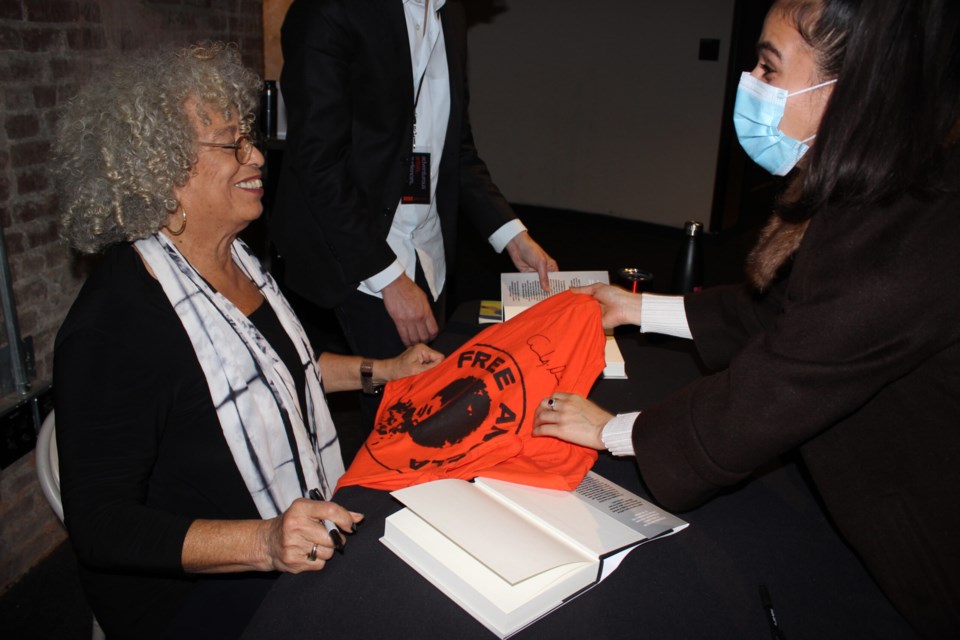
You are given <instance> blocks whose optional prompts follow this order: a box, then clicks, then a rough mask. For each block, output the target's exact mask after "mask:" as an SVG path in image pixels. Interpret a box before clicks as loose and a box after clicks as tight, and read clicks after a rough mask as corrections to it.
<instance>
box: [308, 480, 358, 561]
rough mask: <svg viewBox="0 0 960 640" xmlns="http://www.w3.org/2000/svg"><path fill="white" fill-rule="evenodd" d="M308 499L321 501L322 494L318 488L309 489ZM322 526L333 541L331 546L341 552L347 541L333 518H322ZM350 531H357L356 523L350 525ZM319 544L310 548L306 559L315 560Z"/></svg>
mask: <svg viewBox="0 0 960 640" xmlns="http://www.w3.org/2000/svg"><path fill="white" fill-rule="evenodd" d="M309 495H310V499H311V500H316V501H317V502H322V501H323V495H322V494H321V493H320V490H319V489H310V494H309ZM323 526H324V528H325V529H326V530H327V535H329V536H330V540H331V541H332V542H333V548H334V549H336V550H337V551H339V552H340V553H341V554H343V549H344V547H346V545H347V543H346V541H345V540H344V539H343V535H342V534H341V533H340V527H338V526H337V524H336V523H335V522H334V521H333V520H326V519H324V520H323ZM351 529H352V530H351V533H356V532H357V524H356V523H353V526H352V527H351ZM318 546H319V545H317V544H314V545H313V548H312V549H311V550H310V553H308V554H307V560H309V561H310V562H315V561H316V560H317V547H318Z"/></svg>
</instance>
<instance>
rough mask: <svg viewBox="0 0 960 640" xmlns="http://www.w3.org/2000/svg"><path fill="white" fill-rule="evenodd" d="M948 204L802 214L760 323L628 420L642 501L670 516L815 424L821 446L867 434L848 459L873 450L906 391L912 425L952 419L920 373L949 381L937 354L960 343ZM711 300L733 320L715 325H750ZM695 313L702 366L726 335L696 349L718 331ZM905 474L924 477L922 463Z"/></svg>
mask: <svg viewBox="0 0 960 640" xmlns="http://www.w3.org/2000/svg"><path fill="white" fill-rule="evenodd" d="M958 202H960V199H958V198H957V197H956V196H954V197H952V198H942V199H941V200H940V201H939V202H934V203H930V202H921V201H916V200H913V199H910V198H904V199H903V200H902V201H901V202H900V203H899V204H898V205H896V206H890V207H887V208H885V209H884V208H876V209H874V210H871V211H828V212H823V213H821V214H818V215H817V216H815V217H814V218H813V220H812V221H811V224H810V226H809V228H808V230H807V232H806V236H805V237H804V239H803V242H802V244H801V247H800V249H799V250H798V252H797V254H796V259H795V261H794V263H793V266H792V271H791V274H790V278H789V282H788V283H787V286H786V288H785V291H784V296H783V300H782V309H781V311H780V312H779V313H778V314H776V317H775V318H774V321H773V322H772V324H769V325H768V326H766V327H765V328H764V330H763V331H761V332H759V333H756V335H754V336H753V337H752V338H750V339H747V340H745V341H744V344H743V346H742V348H740V349H739V351H736V353H735V354H734V355H733V356H732V357H731V358H730V359H729V365H728V366H727V368H725V369H724V370H722V371H720V372H719V373H716V374H714V375H711V376H707V377H705V378H702V379H700V380H698V381H697V382H695V383H693V384H691V385H689V386H687V387H686V388H684V389H682V390H681V391H679V392H678V393H676V394H675V395H673V396H672V397H670V398H668V399H667V400H666V401H664V402H662V403H661V404H659V405H657V406H655V407H653V408H651V409H650V410H648V411H646V412H644V413H643V414H641V415H640V416H639V418H638V419H637V422H636V425H635V428H634V433H633V440H634V447H635V450H636V452H637V459H638V463H639V466H640V469H641V472H642V474H643V477H644V479H645V481H646V482H647V484H648V486H649V487H650V489H651V491H652V492H653V493H654V495H655V496H656V497H657V498H658V499H659V500H661V501H662V502H663V503H664V504H665V505H667V506H669V507H672V508H676V509H684V508H689V507H692V506H695V505H696V504H698V503H700V502H702V501H703V500H704V499H706V498H707V497H708V496H710V495H711V494H712V493H713V492H715V491H716V490H717V489H719V488H720V487H723V486H727V485H730V484H733V483H735V482H737V481H739V480H741V479H742V478H744V477H746V476H747V475H748V474H749V473H750V472H751V471H752V470H753V469H755V468H756V467H758V466H759V465H761V464H762V463H764V462H765V461H767V460H770V459H771V458H774V457H775V456H777V455H778V454H780V453H782V452H784V451H787V450H789V449H792V448H794V447H796V446H798V445H801V444H804V443H807V442H808V441H809V440H811V439H812V438H816V437H818V436H819V435H821V434H823V433H824V432H825V431H826V430H832V431H833V433H832V434H831V436H832V440H831V441H837V436H838V435H839V434H841V433H847V432H845V431H844V429H849V430H851V431H853V432H855V433H860V430H864V431H865V432H870V433H872V434H873V435H872V436H870V437H869V438H867V439H863V436H857V437H851V440H856V441H857V442H858V443H859V444H857V445H855V446H856V447H857V449H855V450H854V452H855V451H857V450H860V451H864V450H866V449H865V448H864V447H866V445H868V444H869V445H870V447H871V448H873V449H874V450H878V449H882V445H881V446H878V444H877V443H878V442H880V439H881V438H883V437H889V438H890V439H891V441H895V439H896V438H899V434H900V433H901V432H902V428H903V426H904V425H907V424H909V423H911V422H914V421H915V420H917V417H918V416H917V415H916V414H915V413H914V412H913V411H911V410H909V409H906V408H905V407H907V406H908V400H909V399H910V398H913V397H928V398H936V400H930V401H928V403H927V405H928V406H927V409H926V410H925V411H926V415H924V416H923V417H922V419H923V420H928V421H931V424H937V423H938V422H940V421H943V420H944V419H946V418H945V416H946V417H947V418H949V416H951V415H956V413H957V411H958V408H957V404H958V400H957V396H956V393H955V389H954V390H953V392H951V391H950V390H949V388H948V387H942V388H938V387H937V384H939V383H937V384H934V387H931V386H930V384H929V379H930V377H931V373H930V371H931V367H932V368H934V369H935V370H937V371H940V372H941V374H940V375H941V376H942V377H943V378H944V379H945V380H950V379H953V380H954V381H955V380H956V371H957V367H958V366H960V363H957V362H956V361H955V359H956V356H955V355H952V356H951V355H949V354H951V353H953V354H955V353H956V348H955V346H956V344H957V342H958V341H960V323H958V322H957V318H960V298H958V297H957V296H956V295H953V294H952V293H949V292H952V290H953V288H954V286H955V283H956V281H957V278H960V267H958V262H957V260H956V258H955V252H956V247H957V246H960V224H958V223H957V218H956V207H957V206H958ZM719 295H720V298H719V300H724V301H725V304H714V305H711V306H713V307H714V308H715V309H720V310H721V312H722V313H726V314H727V315H728V316H729V318H737V320H736V321H730V322H725V323H724V322H721V323H720V324H721V325H724V324H725V325H729V324H742V325H745V326H746V325H751V324H753V323H754V320H753V317H752V316H751V314H750V313H746V314H744V313H743V312H742V309H743V307H742V306H741V305H740V304H739V303H736V302H729V299H728V298H726V296H725V295H724V294H719ZM688 300H689V301H691V302H692V301H694V300H697V298H696V296H692V297H690V298H689V299H688ZM715 302H716V301H715ZM707 303H708V299H707V298H704V299H703V304H704V305H705V306H706V305H707ZM699 305H700V302H699V300H698V301H697V302H694V303H693V305H692V308H693V309H694V311H693V313H692V314H691V315H692V317H693V318H694V323H693V325H694V331H695V336H696V338H697V341H698V347H700V348H701V350H702V351H704V352H706V353H707V354H709V355H710V356H711V359H713V360H714V364H716V363H718V362H720V361H722V359H723V356H725V355H726V352H728V351H733V350H734V345H735V343H736V342H738V341H736V340H733V341H731V340H727V339H726V338H723V337H720V338H718V340H719V341H720V342H721V343H722V344H721V346H720V348H717V349H714V348H713V347H711V346H707V345H705V344H702V343H704V342H705V341H707V340H710V339H712V338H715V337H716V336H718V335H719V333H718V332H717V331H713V330H710V329H707V328H706V325H707V321H706V320H705V319H704V318H701V317H699V316H700V314H701V311H703V310H701V309H699ZM729 318H728V320H729ZM745 318H746V320H745ZM744 335H746V334H744ZM951 349H952V351H951ZM714 355H716V357H713V356H714ZM932 375H933V377H937V374H935V373H934V374H932ZM881 406H882V407H884V410H883V411H879V410H877V409H876V408H877V407H881ZM860 416H865V418H864V419H863V420H862V421H861V419H860ZM866 416H869V419H867V418H866ZM861 422H862V423H861ZM944 433H947V432H946V431H945V432H944ZM953 433H954V434H956V429H953ZM952 437H953V438H954V440H953V441H952V442H953V444H952V445H951V446H956V436H955V435H954V436H952ZM944 444H945V443H941V444H939V445H937V444H935V443H926V442H917V443H916V444H915V445H911V446H916V447H917V450H918V452H919V453H918V454H917V456H918V457H917V460H922V459H923V458H924V455H926V456H929V452H928V453H926V454H924V453H923V451H924V447H929V446H933V447H937V446H944ZM845 446H846V445H845ZM834 451H835V450H834ZM848 453H849V452H848ZM821 455H822V454H821ZM855 457H856V456H855V453H854V454H850V455H848V456H838V459H842V458H845V459H846V460H847V461H848V462H849V461H850V460H853V459H855ZM901 464H906V462H902V463H901ZM917 472H918V473H921V474H922V473H924V471H923V464H922V463H918V467H917Z"/></svg>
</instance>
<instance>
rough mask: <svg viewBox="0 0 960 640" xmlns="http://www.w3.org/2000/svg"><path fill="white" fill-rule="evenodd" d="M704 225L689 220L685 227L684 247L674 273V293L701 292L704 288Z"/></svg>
mask: <svg viewBox="0 0 960 640" xmlns="http://www.w3.org/2000/svg"><path fill="white" fill-rule="evenodd" d="M702 237H703V225H702V224H700V223H699V222H697V221H696V220H689V221H687V222H686V223H684V225H683V246H681V247H680V253H679V254H678V255H677V265H676V267H675V268H674V272H673V291H674V293H679V294H684V293H690V292H691V291H699V290H700V289H701V288H702V287H703V247H702V246H701V244H702Z"/></svg>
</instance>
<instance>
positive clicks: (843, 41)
mask: <svg viewBox="0 0 960 640" xmlns="http://www.w3.org/2000/svg"><path fill="white" fill-rule="evenodd" d="M800 4H801V5H807V6H809V3H800ZM784 5H785V8H786V9H787V10H789V8H790V7H791V6H792V5H794V3H792V2H790V1H789V0H787V2H785V3H784ZM818 5H819V6H818ZM813 6H814V7H815V10H814V13H815V14H817V15H813V16H810V15H807V12H805V11H803V10H797V11H795V12H794V14H793V15H794V16H795V19H796V22H797V26H798V31H800V33H801V35H802V36H803V37H804V38H805V39H806V40H807V42H808V43H809V44H811V46H812V47H813V48H814V50H815V51H816V52H817V62H818V64H819V66H820V68H821V71H822V72H823V75H825V76H827V77H832V76H835V77H837V78H838V82H837V84H836V85H835V87H834V91H833V95H832V96H831V97H830V100H829V103H828V105H827V107H826V109H825V111H824V114H823V119H822V120H821V122H820V127H819V129H818V131H817V138H816V142H815V143H814V144H813V146H812V148H811V150H810V154H809V155H810V157H809V158H808V159H807V162H805V163H804V167H803V168H802V169H801V170H800V171H799V172H798V175H797V176H796V178H795V182H794V183H793V185H791V188H790V189H788V191H787V193H786V195H785V197H784V199H783V201H782V202H781V206H780V207H779V213H780V215H781V216H782V217H784V218H785V219H787V220H789V219H793V220H803V219H806V218H809V216H810V215H813V214H814V213H815V212H817V211H819V210H821V209H823V208H825V207H828V206H834V205H840V206H844V207H860V206H867V205H871V204H878V203H883V202H885V201H889V200H892V199H894V198H896V197H898V196H899V195H901V194H903V193H906V192H911V193H915V194H924V193H926V194H930V193H931V192H936V191H940V190H942V189H944V188H946V187H948V186H956V181H957V177H956V176H947V175H945V172H944V165H945V155H946V153H947V152H948V149H949V148H950V147H952V146H954V145H956V144H957V142H958V140H957V138H958V137H960V130H958V126H960V2H958V0H822V2H820V3H815V4H814V5H813ZM775 10H776V9H775ZM788 15H789V13H788Z"/></svg>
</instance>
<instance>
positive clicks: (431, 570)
mask: <svg viewBox="0 0 960 640" xmlns="http://www.w3.org/2000/svg"><path fill="white" fill-rule="evenodd" d="M392 495H393V496H395V497H396V498H397V499H398V500H400V502H402V503H403V504H404V505H406V508H405V509H401V510H400V511H398V512H397V513H395V514H393V515H392V516H390V517H389V518H387V520H386V526H385V531H384V536H383V538H381V541H382V542H383V544H385V545H386V546H387V547H388V548H390V549H391V550H392V551H393V552H394V553H396V554H397V555H398V556H400V557H401V558H402V559H403V560H404V561H406V562H407V563H408V564H409V565H410V566H411V567H413V568H414V569H416V571H418V572H419V573H420V574H421V575H422V576H423V577H424V578H426V579H427V580H429V581H430V582H431V583H432V584H433V585H434V586H436V587H437V588H438V589H440V590H441V591H442V592H443V593H445V594H446V595H447V596H448V597H450V598H451V599H452V600H453V601H454V602H456V603H457V604H458V605H460V606H461V607H463V609H465V610H466V611H467V612H468V613H470V614H471V615H472V616H473V617H474V618H476V619H477V620H478V621H479V622H480V623H481V624H483V625H484V626H486V627H487V628H488V629H489V630H490V631H492V632H493V633H494V634H496V635H497V636H498V637H500V638H506V637H508V636H510V635H512V634H514V633H516V632H517V631H519V630H520V629H523V628H524V627H526V626H528V625H529V624H531V623H533V622H535V621H536V620H538V619H539V618H541V617H543V616H545V615H546V614H548V613H549V612H551V611H553V610H554V609H556V608H557V607H560V606H561V605H563V604H565V603H566V602H569V601H570V600H571V599H573V598H574V597H576V596H578V595H580V594H581V593H583V592H585V591H586V590H588V589H590V588H591V587H593V586H595V585H597V584H599V583H600V582H601V581H602V580H603V579H604V578H606V577H607V576H609V575H610V574H611V573H612V572H613V571H614V569H616V568H617V567H618V566H619V564H620V562H621V561H622V560H623V559H624V557H626V555H627V554H628V553H629V552H630V551H632V550H633V549H635V548H636V547H638V546H639V545H641V544H643V543H644V542H648V541H650V540H653V539H655V538H661V537H664V536H668V535H670V534H673V533H676V532H677V531H680V530H681V529H684V528H685V527H687V523H686V522H684V521H683V520H681V519H680V518H677V517H676V516H673V515H671V514H669V513H667V512H665V511H663V510H662V509H660V508H658V507H657V506H655V505H653V504H651V503H649V502H647V501H646V500H644V499H643V498H641V497H639V496H637V495H635V494H633V493H630V492H629V491H627V490H626V489H623V488H622V487H620V486H619V485H617V484H615V483H613V482H610V481H609V480H607V479H605V478H603V477H601V476H599V475H597V474H595V473H593V472H589V473H588V474H587V476H586V477H585V478H584V480H583V482H582V483H581V484H580V486H579V487H577V489H576V490H575V491H557V490H552V489H540V488H537V487H530V486H526V485H521V484H514V483H511V482H504V481H502V480H494V479H490V478H477V479H476V480H474V481H473V482H467V481H465V480H456V479H447V480H436V481H434V482H428V483H425V484H420V485H416V486H413V487H408V488H406V489H400V490H398V491H394V492H393V493H392Z"/></svg>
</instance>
